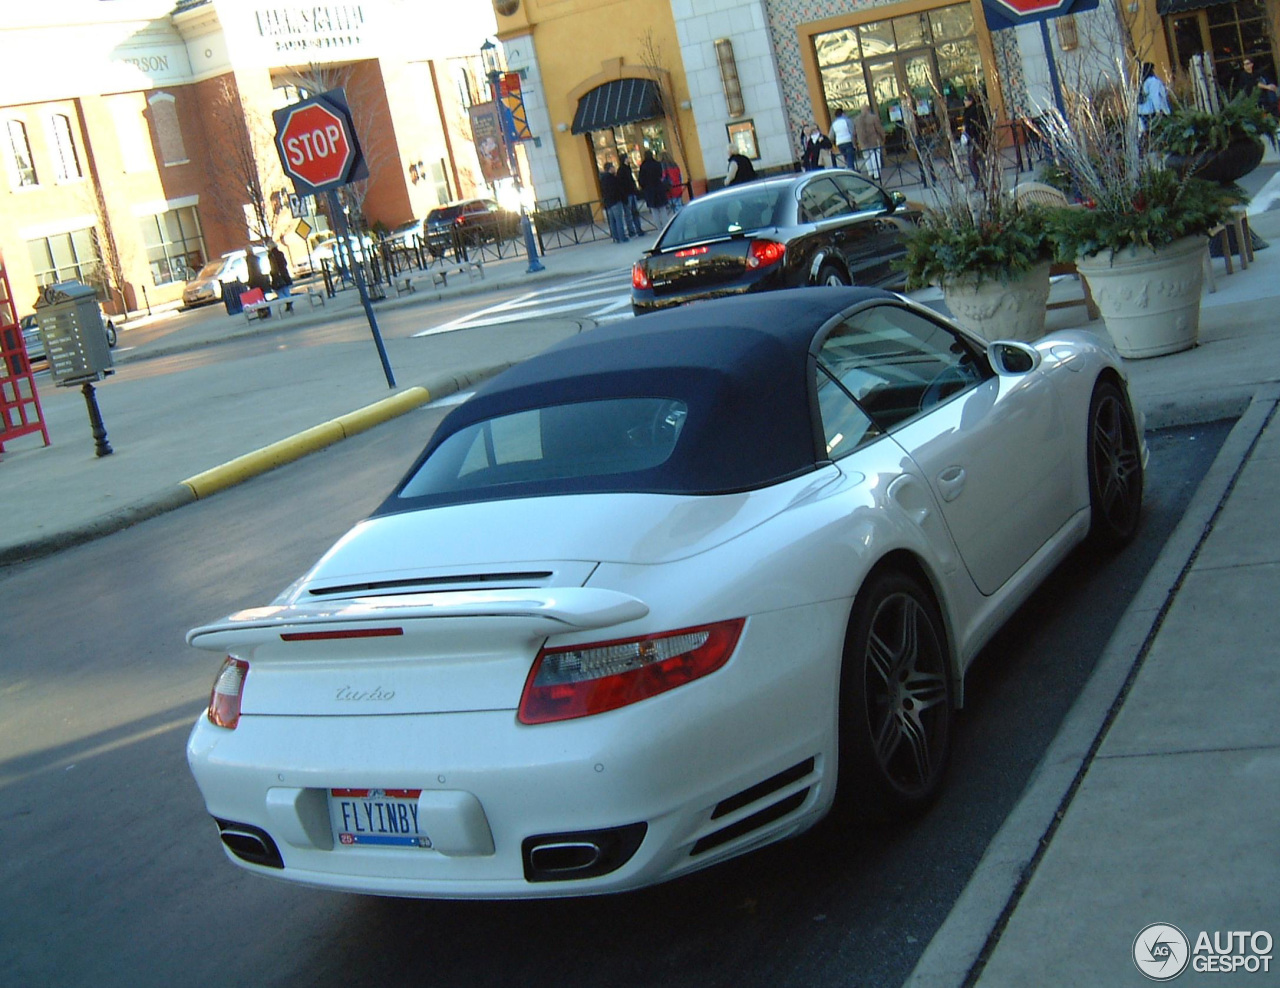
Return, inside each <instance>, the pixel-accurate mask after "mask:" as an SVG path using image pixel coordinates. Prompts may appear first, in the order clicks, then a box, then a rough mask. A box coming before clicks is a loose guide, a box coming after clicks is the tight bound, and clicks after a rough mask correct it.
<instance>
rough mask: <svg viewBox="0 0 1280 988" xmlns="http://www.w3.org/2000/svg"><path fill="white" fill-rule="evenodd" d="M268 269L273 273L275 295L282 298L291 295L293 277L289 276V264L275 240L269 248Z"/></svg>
mask: <svg viewBox="0 0 1280 988" xmlns="http://www.w3.org/2000/svg"><path fill="white" fill-rule="evenodd" d="M267 268H268V270H269V271H270V272H271V275H270V276H271V287H272V288H273V289H274V290H275V293H276V294H277V295H278V296H280V297H281V298H284V297H285V296H286V295H288V294H290V293H291V292H292V291H293V288H292V285H293V276H292V275H290V274H289V262H288V261H287V260H286V259H285V256H284V251H282V250H281V249H280V245H279V244H277V243H276V242H275V241H274V240H273V241H272V242H271V246H270V247H268V248H267Z"/></svg>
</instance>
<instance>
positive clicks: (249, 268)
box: [244, 247, 271, 295]
mask: <svg viewBox="0 0 1280 988" xmlns="http://www.w3.org/2000/svg"><path fill="white" fill-rule="evenodd" d="M260 260H262V259H261V258H259V256H258V253H257V251H255V250H254V249H253V248H252V247H246V248H245V249H244V263H245V281H246V282H247V283H248V285H249V288H250V289H253V288H261V289H262V292H263V294H264V295H265V294H266V293H267V292H269V291H270V290H271V279H270V278H269V277H267V275H266V274H265V273H264V272H263V270H262V266H261V264H260V263H259V262H260Z"/></svg>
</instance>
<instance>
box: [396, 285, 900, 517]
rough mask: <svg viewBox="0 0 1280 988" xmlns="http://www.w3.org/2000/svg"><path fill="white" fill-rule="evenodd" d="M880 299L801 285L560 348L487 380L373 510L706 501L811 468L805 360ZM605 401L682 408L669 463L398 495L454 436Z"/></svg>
mask: <svg viewBox="0 0 1280 988" xmlns="http://www.w3.org/2000/svg"><path fill="white" fill-rule="evenodd" d="M890 298H893V296H892V295H891V294H890V293H888V292H883V291H878V290H875V289H864V288H803V289H792V290H787V291H777V292H767V293H761V294H753V295H739V296H734V297H731V298H725V299H716V300H712V301H706V302H699V303H696V304H694V305H689V306H684V307H680V308H674V309H667V310H663V311H661V312H656V313H653V314H650V315H645V316H643V317H640V318H637V319H634V320H627V321H623V322H618V323H614V324H612V325H610V326H607V327H603V328H600V329H595V330H591V331H589V332H585V333H582V334H580V335H578V336H574V337H572V338H571V339H568V340H565V341H563V342H561V343H559V344H557V345H555V346H553V347H551V348H550V349H548V350H546V351H544V352H543V353H541V354H539V355H537V356H535V357H532V358H530V359H529V360H527V361H525V362H523V363H521V364H519V365H517V366H515V367H513V368H511V369H510V370H507V371H504V372H503V373H502V374H500V375H498V376H497V377H495V378H493V379H492V380H491V381H489V382H488V383H487V384H485V385H484V386H483V387H481V388H480V389H479V390H478V391H477V392H476V394H475V395H474V396H473V397H472V398H471V399H470V400H468V401H467V402H465V403H464V404H462V405H459V406H458V407H457V408H455V409H454V410H453V411H452V412H450V413H449V415H448V416H447V417H446V418H445V419H444V421H443V422H441V423H440V426H439V428H438V429H437V430H436V432H435V435H434V436H432V439H431V442H430V444H429V445H428V446H427V448H426V449H425V450H424V451H423V453H422V455H421V456H420V457H419V459H418V461H417V462H416V463H415V464H414V467H413V469H412V470H411V471H410V473H409V475H408V476H407V477H406V478H405V480H404V481H402V482H401V484H400V485H398V486H397V488H396V491H395V493H393V494H392V496H391V497H390V498H388V499H387V501H386V502H385V503H384V504H383V505H382V506H381V507H380V508H379V510H378V513H379V514H383V513H388V512H393V511H404V510H412V509H414V508H418V507H427V506H430V505H435V504H445V503H459V502H462V501H472V500H489V499H493V498H496V497H524V496H536V495H544V494H561V493H571V492H588V491H592V492H598V491H638V492H652V493H679V494H714V493H726V492H730V491H740V490H749V489H752V488H757V487H761V486H764V485H766V484H771V483H777V482H778V481H781V480H784V479H787V478H789V477H793V476H796V475H799V474H801V473H804V472H807V471H810V470H813V469H814V467H815V465H816V464H817V463H818V462H819V461H820V460H824V459H825V457H826V453H825V449H824V447H823V443H822V435H821V431H820V429H818V428H817V427H816V425H815V421H814V406H813V404H812V394H811V388H812V382H811V381H810V376H811V373H810V370H809V366H810V365H809V351H810V347H811V345H812V344H813V340H814V337H815V335H816V334H817V333H818V331H819V330H820V329H821V328H822V327H823V325H824V324H826V323H827V322H828V321H829V320H830V319H831V318H832V317H834V316H836V315H839V314H840V313H842V312H845V311H847V310H849V309H850V308H852V307H854V306H856V305H858V304H859V303H861V302H864V301H868V300H871V299H890ZM610 398H669V399H676V400H678V401H681V402H683V403H684V404H685V405H686V406H687V407H688V415H687V419H686V420H685V422H684V424H683V430H682V434H681V436H680V440H679V442H678V443H677V444H676V446H675V448H674V450H673V451H672V453H671V455H670V456H669V458H667V459H666V460H664V461H663V462H662V463H660V464H658V465H656V466H653V467H651V468H648V469H644V470H639V471H631V472H626V473H607V474H602V475H599V476H596V475H592V474H587V475H585V476H574V477H570V478H563V477H562V478H557V479H555V480H550V481H543V482H537V483H533V484H527V483H521V484H517V485H513V486H512V488H511V489H498V490H491V489H480V490H473V491H468V492H465V493H459V492H457V491H450V492H448V493H443V492H442V493H425V494H418V495H417V496H403V495H402V493H401V491H402V490H403V488H404V487H405V485H406V483H407V482H408V481H409V480H410V479H411V478H412V477H413V476H414V475H415V474H416V473H417V472H418V469H419V467H420V466H421V464H422V463H423V462H424V461H426V460H427V459H428V458H429V457H430V456H431V454H432V453H433V451H435V450H436V449H437V448H438V447H439V446H440V445H441V444H442V443H443V442H445V441H446V440H447V439H448V438H449V437H450V436H451V435H453V434H455V433H457V432H460V431H462V430H464V429H467V428H468V427H471V426H474V425H476V424H477V423H482V422H485V421H488V420H492V419H497V418H499V417H501V416H505V415H511V414H513V413H517V412H524V411H529V410H532V409H546V408H550V407H553V406H561V405H568V404H572V403H579V402H590V401H598V400H601V399H610Z"/></svg>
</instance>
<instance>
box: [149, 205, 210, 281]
mask: <svg viewBox="0 0 1280 988" xmlns="http://www.w3.org/2000/svg"><path fill="white" fill-rule="evenodd" d="M142 242H143V244H144V245H145V246H146V248H147V263H148V265H150V267H151V280H152V283H153V284H156V285H171V284H174V283H181V282H185V281H190V280H191V278H192V277H193V276H194V275H195V273H196V272H197V271H199V270H200V269H201V268H202V267H203V266H204V260H205V251H204V236H203V235H202V234H201V232H200V218H199V216H198V215H197V214H196V209H195V207H194V206H182V207H180V208H178V209H171V210H169V211H168V212H167V213H160V214H158V215H156V216H148V217H146V218H144V219H143V220H142Z"/></svg>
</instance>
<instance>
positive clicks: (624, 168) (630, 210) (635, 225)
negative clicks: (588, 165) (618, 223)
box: [618, 155, 640, 237]
mask: <svg viewBox="0 0 1280 988" xmlns="http://www.w3.org/2000/svg"><path fill="white" fill-rule="evenodd" d="M639 191H640V190H639V189H637V188H636V180H635V177H634V176H633V175H632V174H631V164H630V162H628V161H627V158H626V156H625V155H624V156H623V158H622V161H620V162H619V163H618V196H619V198H621V199H622V215H623V216H624V217H625V218H626V221H627V233H628V234H630V235H631V236H632V237H638V236H640V206H639V205H638V204H637V203H636V195H637V193H638V192H639Z"/></svg>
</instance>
